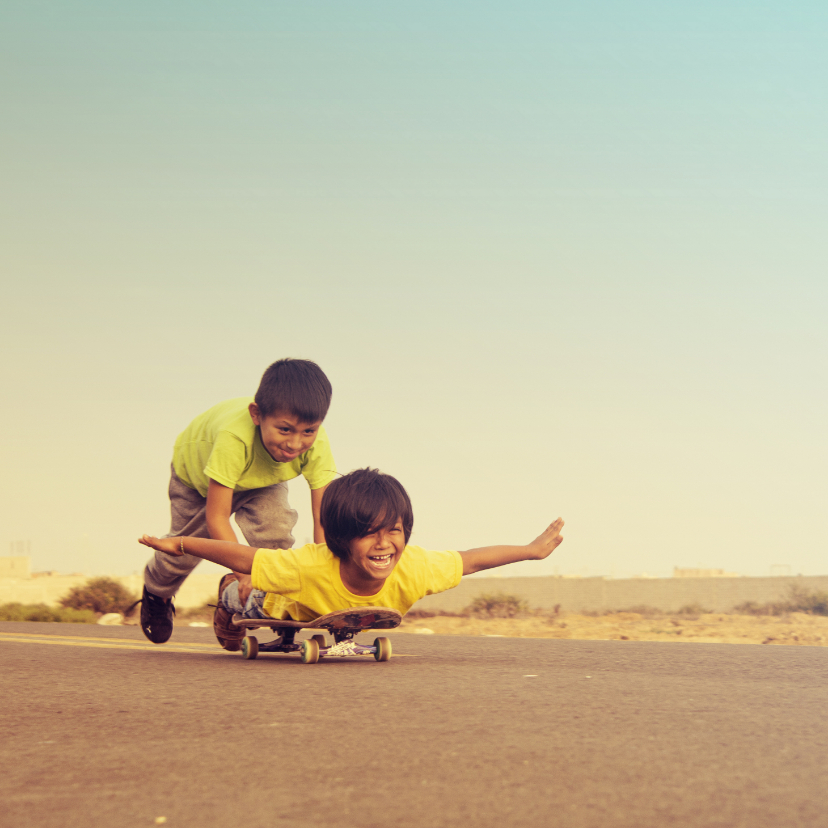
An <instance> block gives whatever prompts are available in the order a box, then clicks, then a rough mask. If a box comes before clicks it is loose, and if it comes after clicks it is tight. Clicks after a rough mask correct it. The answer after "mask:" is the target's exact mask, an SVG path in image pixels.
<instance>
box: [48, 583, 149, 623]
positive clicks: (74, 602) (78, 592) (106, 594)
mask: <svg viewBox="0 0 828 828" xmlns="http://www.w3.org/2000/svg"><path fill="white" fill-rule="evenodd" d="M137 600H138V596H137V595H133V594H132V593H131V592H130V591H129V590H128V589H127V588H126V587H125V586H124V585H123V584H121V583H120V581H116V580H115V579H114V578H106V577H101V578H90V579H89V580H88V581H87V582H86V583H85V584H81V585H80V586H76V587H72V589H70V590H69V592H67V593H66V595H64V596H63V598H61V599H60V601H59V602H58V603H59V604H60V605H61V606H62V607H66V608H67V609H75V610H91V611H92V612H97V613H99V614H100V615H105V614H106V613H108V612H121V613H123V612H126V610H127V609H128V608H129V607H130V606H131V605H132V604H134V603H135V602H136V601H137Z"/></svg>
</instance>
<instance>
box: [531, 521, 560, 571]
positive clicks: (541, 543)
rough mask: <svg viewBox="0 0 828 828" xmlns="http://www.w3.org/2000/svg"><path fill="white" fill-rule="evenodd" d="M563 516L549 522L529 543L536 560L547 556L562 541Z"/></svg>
mask: <svg viewBox="0 0 828 828" xmlns="http://www.w3.org/2000/svg"><path fill="white" fill-rule="evenodd" d="M563 525H564V522H563V518H558V519H557V520H556V521H555V522H554V523H550V524H549V526H547V527H546V529H545V530H544V531H543V532H541V534H540V535H538V537H536V538H535V539H534V540H533V541H532V543H530V544H529V547H530V549H531V550H532V551H533V553H534V555H533V557H534V558H535V559H536V560H539V561H542V560H543V559H544V558H548V557H549V556H550V555H551V554H552V553H553V552H554V551H555V550H556V549H557V548H558V547H559V546H560V545H561V543H562V542H563V538H562V537H561V529H563Z"/></svg>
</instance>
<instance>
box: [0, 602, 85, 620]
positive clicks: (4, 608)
mask: <svg viewBox="0 0 828 828" xmlns="http://www.w3.org/2000/svg"><path fill="white" fill-rule="evenodd" d="M97 620H98V617H97V616H96V615H95V613H94V612H92V610H77V609H72V608H67V607H48V606H46V604H19V603H12V604H2V605H0V621H65V622H69V623H74V624H94V623H95V622H96V621H97Z"/></svg>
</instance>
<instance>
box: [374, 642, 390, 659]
mask: <svg viewBox="0 0 828 828" xmlns="http://www.w3.org/2000/svg"><path fill="white" fill-rule="evenodd" d="M374 647H376V650H375V652H374V658H375V659H376V660H377V661H388V659H389V658H391V641H390V640H389V639H387V638H377V639H375V640H374Z"/></svg>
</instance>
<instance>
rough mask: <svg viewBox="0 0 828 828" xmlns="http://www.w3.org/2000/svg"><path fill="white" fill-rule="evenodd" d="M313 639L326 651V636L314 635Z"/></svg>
mask: <svg viewBox="0 0 828 828" xmlns="http://www.w3.org/2000/svg"><path fill="white" fill-rule="evenodd" d="M311 638H312V639H313V640H314V641H315V642H316V643H317V644H318V645H319V649H321V650H324V649H325V647H327V646H328V643H327V642H326V641H325V636H324V635H321V634H320V635H312V636H311Z"/></svg>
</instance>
